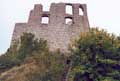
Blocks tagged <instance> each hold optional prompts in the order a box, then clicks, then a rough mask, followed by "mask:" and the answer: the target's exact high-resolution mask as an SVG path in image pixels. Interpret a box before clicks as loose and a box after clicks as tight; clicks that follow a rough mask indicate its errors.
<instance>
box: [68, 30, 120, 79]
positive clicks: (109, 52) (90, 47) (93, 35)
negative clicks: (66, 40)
mask: <svg viewBox="0 0 120 81" xmlns="http://www.w3.org/2000/svg"><path fill="white" fill-rule="evenodd" d="M71 47H72V49H71V52H72V53H73V55H72V56H71V58H72V62H73V65H72V70H71V74H70V76H71V79H72V80H71V81H120V42H119V40H118V38H117V37H116V36H115V35H113V34H109V33H107V32H106V31H104V30H99V29H97V28H93V29H91V30H90V31H89V32H87V33H82V34H81V35H80V37H79V38H78V39H76V40H75V41H74V43H73V44H72V45H71Z"/></svg>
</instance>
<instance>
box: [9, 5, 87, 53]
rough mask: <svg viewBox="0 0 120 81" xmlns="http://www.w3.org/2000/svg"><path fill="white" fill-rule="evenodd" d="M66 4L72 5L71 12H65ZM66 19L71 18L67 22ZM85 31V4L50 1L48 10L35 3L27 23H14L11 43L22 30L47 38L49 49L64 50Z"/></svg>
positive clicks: (37, 36)
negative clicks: (44, 20)
mask: <svg viewBox="0 0 120 81" xmlns="http://www.w3.org/2000/svg"><path fill="white" fill-rule="evenodd" d="M66 6H71V7H72V14H69V13H66V11H67V10H66ZM80 10H82V12H80ZM80 13H83V15H80ZM43 18H48V23H42V20H43ZM67 19H71V22H69V23H68V24H67V23H66V20H67ZM86 31H89V22H88V17H87V8H86V4H79V3H76V4H71V3H52V4H51V7H50V10H49V11H43V7H42V5H41V4H36V5H35V7H34V9H33V10H31V11H30V16H29V19H28V22H27V23H16V24H15V29H14V32H13V37H12V42H11V45H12V44H13V43H14V42H16V41H19V39H20V36H21V35H22V34H23V32H31V33H33V34H35V37H36V38H43V39H44V40H47V42H48V46H49V47H50V50H51V51H54V50H56V49H60V51H61V52H66V51H67V50H68V46H69V43H70V41H71V40H72V39H74V38H75V37H77V36H79V34H80V32H86Z"/></svg>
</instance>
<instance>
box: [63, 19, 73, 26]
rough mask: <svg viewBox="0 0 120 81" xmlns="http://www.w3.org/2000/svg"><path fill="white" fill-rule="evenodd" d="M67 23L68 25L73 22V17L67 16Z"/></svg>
mask: <svg viewBox="0 0 120 81" xmlns="http://www.w3.org/2000/svg"><path fill="white" fill-rule="evenodd" d="M65 24H67V25H71V24H73V19H72V18H65Z"/></svg>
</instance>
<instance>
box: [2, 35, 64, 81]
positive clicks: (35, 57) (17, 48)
mask: <svg viewBox="0 0 120 81" xmlns="http://www.w3.org/2000/svg"><path fill="white" fill-rule="evenodd" d="M1 58H2V59H0V64H1V65H0V69H1V70H3V69H5V70H6V68H8V69H10V68H12V67H14V66H16V65H22V64H23V63H24V64H25V63H26V64H29V62H30V63H34V64H35V66H34V67H37V68H35V69H32V70H31V71H29V73H24V76H25V78H26V80H28V81H60V78H61V77H62V74H63V73H64V68H65V60H66V58H65V56H64V55H61V53H60V52H59V51H55V52H50V51H49V49H48V46H47V41H45V40H42V39H39V40H38V39H35V37H34V35H33V34H32V33H24V34H23V35H22V36H21V38H20V42H19V43H15V44H14V45H13V46H12V47H11V48H10V49H9V50H8V52H7V53H6V54H5V55H3V56H1ZM28 67H29V66H28ZM24 69H25V68H23V69H22V70H24ZM18 72H19V71H18ZM18 75H19V74H18ZM16 76H17V75H16ZM13 81H16V80H13Z"/></svg>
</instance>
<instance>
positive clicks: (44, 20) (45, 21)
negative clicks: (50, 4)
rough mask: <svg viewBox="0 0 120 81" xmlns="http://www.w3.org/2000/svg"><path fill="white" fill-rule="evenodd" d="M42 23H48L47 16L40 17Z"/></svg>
mask: <svg viewBox="0 0 120 81" xmlns="http://www.w3.org/2000/svg"><path fill="white" fill-rule="evenodd" d="M41 23H42V24H48V23H49V17H44V16H43V17H42V21H41Z"/></svg>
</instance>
